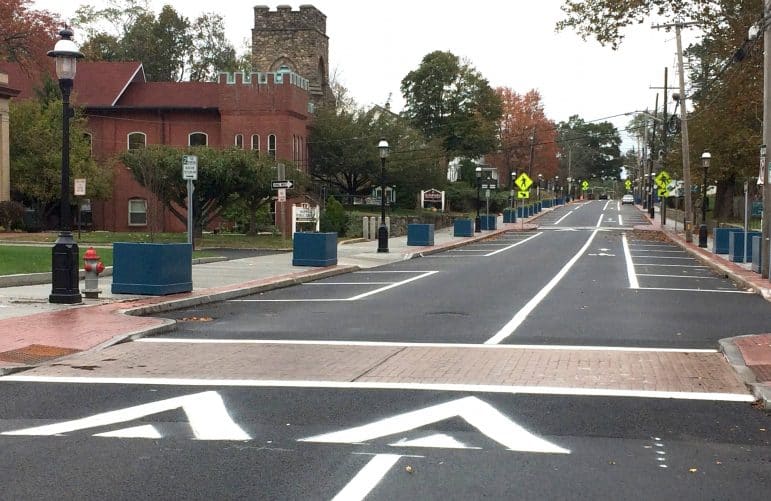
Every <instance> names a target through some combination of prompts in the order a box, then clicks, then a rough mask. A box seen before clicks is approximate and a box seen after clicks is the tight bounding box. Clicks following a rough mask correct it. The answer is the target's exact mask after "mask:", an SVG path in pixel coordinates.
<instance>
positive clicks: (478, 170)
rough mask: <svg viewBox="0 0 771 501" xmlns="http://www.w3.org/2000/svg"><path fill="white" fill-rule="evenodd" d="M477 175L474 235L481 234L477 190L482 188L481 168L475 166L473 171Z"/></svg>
mask: <svg viewBox="0 0 771 501" xmlns="http://www.w3.org/2000/svg"><path fill="white" fill-rule="evenodd" d="M474 170H475V172H476V175H477V218H476V220H474V232H475V233H481V232H482V217H481V216H480V215H479V206H480V204H481V201H480V198H479V189H480V188H481V186H482V167H479V166H478V165H477V168H476V169H474Z"/></svg>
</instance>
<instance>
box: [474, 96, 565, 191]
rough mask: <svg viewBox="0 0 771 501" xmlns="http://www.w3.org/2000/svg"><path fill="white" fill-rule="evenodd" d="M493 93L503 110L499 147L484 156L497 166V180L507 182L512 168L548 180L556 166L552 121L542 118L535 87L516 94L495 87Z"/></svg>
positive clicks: (554, 127)
mask: <svg viewBox="0 0 771 501" xmlns="http://www.w3.org/2000/svg"><path fill="white" fill-rule="evenodd" d="M496 93H497V94H498V97H499V98H500V100H501V103H502V110H503V113H502V116H501V119H500V121H499V122H498V139H499V144H500V147H499V150H498V152H497V153H496V154H494V155H491V156H489V157H488V158H489V159H490V163H491V164H492V165H493V166H495V167H497V169H498V177H499V179H501V180H502V181H505V182H506V185H508V184H509V183H510V181H511V173H512V172H514V171H516V172H518V173H519V172H528V173H529V174H530V175H531V176H533V175H535V176H537V175H538V174H541V175H543V176H544V177H545V178H547V179H552V178H553V177H554V176H556V175H557V173H558V172H557V171H558V168H559V160H558V158H557V150H558V147H557V131H556V126H555V124H554V122H552V121H551V120H549V119H548V118H547V117H546V114H545V112H544V109H543V102H542V100H541V94H540V93H539V92H538V91H537V90H535V89H533V90H530V91H528V92H526V93H524V94H519V93H517V92H515V91H513V90H512V89H510V88H508V87H499V88H497V89H496ZM531 138H532V139H531ZM531 144H532V152H533V162H532V168H531V166H530V151H531ZM502 187H503V183H502Z"/></svg>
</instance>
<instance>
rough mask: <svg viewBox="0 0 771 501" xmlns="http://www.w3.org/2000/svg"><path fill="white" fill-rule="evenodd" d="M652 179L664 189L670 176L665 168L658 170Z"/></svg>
mask: <svg viewBox="0 0 771 501" xmlns="http://www.w3.org/2000/svg"><path fill="white" fill-rule="evenodd" d="M653 179H654V180H655V181H656V185H658V187H659V188H661V189H666V187H667V185H669V182H670V181H671V180H672V178H671V177H669V172H667V171H665V170H663V171H661V172H659V173H658V174H657V175H656V177H655V178H653Z"/></svg>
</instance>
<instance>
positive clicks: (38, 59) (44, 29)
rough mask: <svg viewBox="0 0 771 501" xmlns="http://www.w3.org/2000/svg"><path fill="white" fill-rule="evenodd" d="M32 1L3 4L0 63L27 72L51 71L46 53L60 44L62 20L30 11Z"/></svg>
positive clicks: (0, 11) (1, 0)
mask: <svg viewBox="0 0 771 501" xmlns="http://www.w3.org/2000/svg"><path fill="white" fill-rule="evenodd" d="M31 3H32V2H31V1H30V0H0V60H3V61H9V62H15V63H19V65H20V66H21V67H22V68H23V69H24V70H26V71H28V72H30V71H39V70H41V69H42V68H45V67H47V65H48V62H47V61H48V60H49V58H48V57H47V55H46V53H47V52H48V51H49V50H51V49H52V48H53V46H54V44H55V43H56V33H57V31H58V29H59V28H60V27H61V26H60V23H61V22H60V21H59V19H58V17H57V16H56V15H55V14H53V13H51V12H48V11H44V10H34V9H31V8H30V4H31Z"/></svg>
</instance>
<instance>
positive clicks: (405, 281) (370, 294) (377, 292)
mask: <svg viewBox="0 0 771 501" xmlns="http://www.w3.org/2000/svg"><path fill="white" fill-rule="evenodd" d="M434 273H439V272H438V271H426V272H424V273H423V274H422V275H418V276H417V277H412V278H408V279H407V280H402V281H401V282H396V283H393V284H391V285H386V286H385V287H381V288H379V289H375V290H373V291H369V292H365V293H363V294H359V295H358V296H353V297H349V298H348V301H357V300H359V299H363V298H365V297H368V296H374V295H375V294H380V293H381V292H384V291H387V290H388V289H393V288H394V287H399V286H400V285H404V284H408V283H410V282H414V281H415V280H420V279H421V278H425V277H428V276H431V275H433V274H434Z"/></svg>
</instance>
